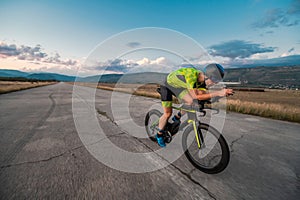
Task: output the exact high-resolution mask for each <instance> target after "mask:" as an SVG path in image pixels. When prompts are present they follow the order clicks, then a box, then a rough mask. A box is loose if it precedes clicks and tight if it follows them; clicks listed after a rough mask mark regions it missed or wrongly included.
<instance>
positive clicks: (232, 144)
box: [229, 134, 246, 153]
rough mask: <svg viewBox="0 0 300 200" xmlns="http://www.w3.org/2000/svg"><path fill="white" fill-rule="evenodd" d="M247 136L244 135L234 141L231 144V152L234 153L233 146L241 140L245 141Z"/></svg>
mask: <svg viewBox="0 0 300 200" xmlns="http://www.w3.org/2000/svg"><path fill="white" fill-rule="evenodd" d="M245 135H246V134H242V135H241V136H240V137H239V138H237V139H235V140H233V141H232V142H231V143H230V145H229V146H230V152H231V153H233V152H234V149H233V146H234V144H235V143H237V142H238V141H240V140H241V139H243V137H244V136H245Z"/></svg>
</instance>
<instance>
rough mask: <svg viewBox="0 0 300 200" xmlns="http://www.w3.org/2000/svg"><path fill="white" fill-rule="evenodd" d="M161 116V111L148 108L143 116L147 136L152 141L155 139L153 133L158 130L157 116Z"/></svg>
mask: <svg viewBox="0 0 300 200" xmlns="http://www.w3.org/2000/svg"><path fill="white" fill-rule="evenodd" d="M161 116H162V113H161V112H160V111H159V110H155V109H153V110H150V111H149V112H148V113H147V115H146V117H145V128H146V132H147V135H148V137H149V138H150V139H151V140H152V141H156V138H155V135H156V133H157V131H158V123H159V118H160V117H161Z"/></svg>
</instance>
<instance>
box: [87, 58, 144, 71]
mask: <svg viewBox="0 0 300 200" xmlns="http://www.w3.org/2000/svg"><path fill="white" fill-rule="evenodd" d="M137 65H138V64H137V63H135V62H133V61H131V60H122V59H114V60H108V61H105V62H98V63H97V64H96V66H94V67H90V68H91V69H92V70H96V71H109V72H112V73H126V72H128V71H129V70H130V69H132V68H133V67H135V66H137Z"/></svg>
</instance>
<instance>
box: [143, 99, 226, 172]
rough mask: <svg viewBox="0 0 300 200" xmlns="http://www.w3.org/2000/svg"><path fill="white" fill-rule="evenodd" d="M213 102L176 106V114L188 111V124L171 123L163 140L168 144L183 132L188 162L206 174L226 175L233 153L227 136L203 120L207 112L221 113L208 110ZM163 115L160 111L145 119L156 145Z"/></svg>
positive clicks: (183, 142) (151, 112) (174, 107)
mask: <svg viewBox="0 0 300 200" xmlns="http://www.w3.org/2000/svg"><path fill="white" fill-rule="evenodd" d="M211 103H212V102H211V101H198V100H197V101H196V102H194V104H193V105H192V106H187V105H184V104H181V105H180V106H173V107H172V108H173V109H175V110H180V111H185V112H186V114H187V120H185V121H183V122H180V121H175V122H173V123H169V122H168V123H167V125H166V127H165V133H164V134H163V137H164V139H165V142H166V143H170V142H171V141H172V137H173V136H174V135H175V134H176V133H177V132H178V131H179V130H183V129H184V132H183V136H182V146H183V150H184V152H185V155H186V157H187V159H188V160H189V161H190V162H191V163H192V164H193V165H194V167H196V168H197V169H199V170H200V171H202V172H205V173H208V174H216V173H220V172H221V171H223V170H224V169H225V168H226V167H227V165H228V163H229V160H230V151H229V147H228V144H227V142H226V140H225V138H224V137H223V135H222V134H221V133H220V132H219V131H218V130H217V129H216V128H214V127H212V126H210V125H209V124H206V123H202V122H201V120H200V118H201V117H205V116H206V110H207V109H211V110H215V111H216V112H219V110H218V109H215V108H212V107H211V106H208V104H211ZM161 116H162V113H161V112H160V111H159V110H156V109H152V110H150V111H149V112H148V113H147V115H146V117H145V127H146V132H147V134H148V137H149V138H150V139H151V140H152V141H154V142H156V138H155V135H156V133H157V132H158V130H159V128H158V123H159V119H160V117H161Z"/></svg>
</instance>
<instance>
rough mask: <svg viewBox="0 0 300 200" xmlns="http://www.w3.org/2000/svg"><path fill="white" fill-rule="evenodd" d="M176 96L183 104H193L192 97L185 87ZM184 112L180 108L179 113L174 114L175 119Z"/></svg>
mask: <svg viewBox="0 0 300 200" xmlns="http://www.w3.org/2000/svg"><path fill="white" fill-rule="evenodd" d="M178 98H179V100H180V101H181V102H184V103H185V104H187V105H192V104H193V97H192V96H191V95H190V94H189V92H188V90H187V89H185V90H183V91H181V92H180V93H179V94H178ZM185 113H186V112H185V111H183V110H181V111H180V114H179V115H178V114H177V115H176V117H177V119H180V118H181V116H182V115H184V114H185Z"/></svg>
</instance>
